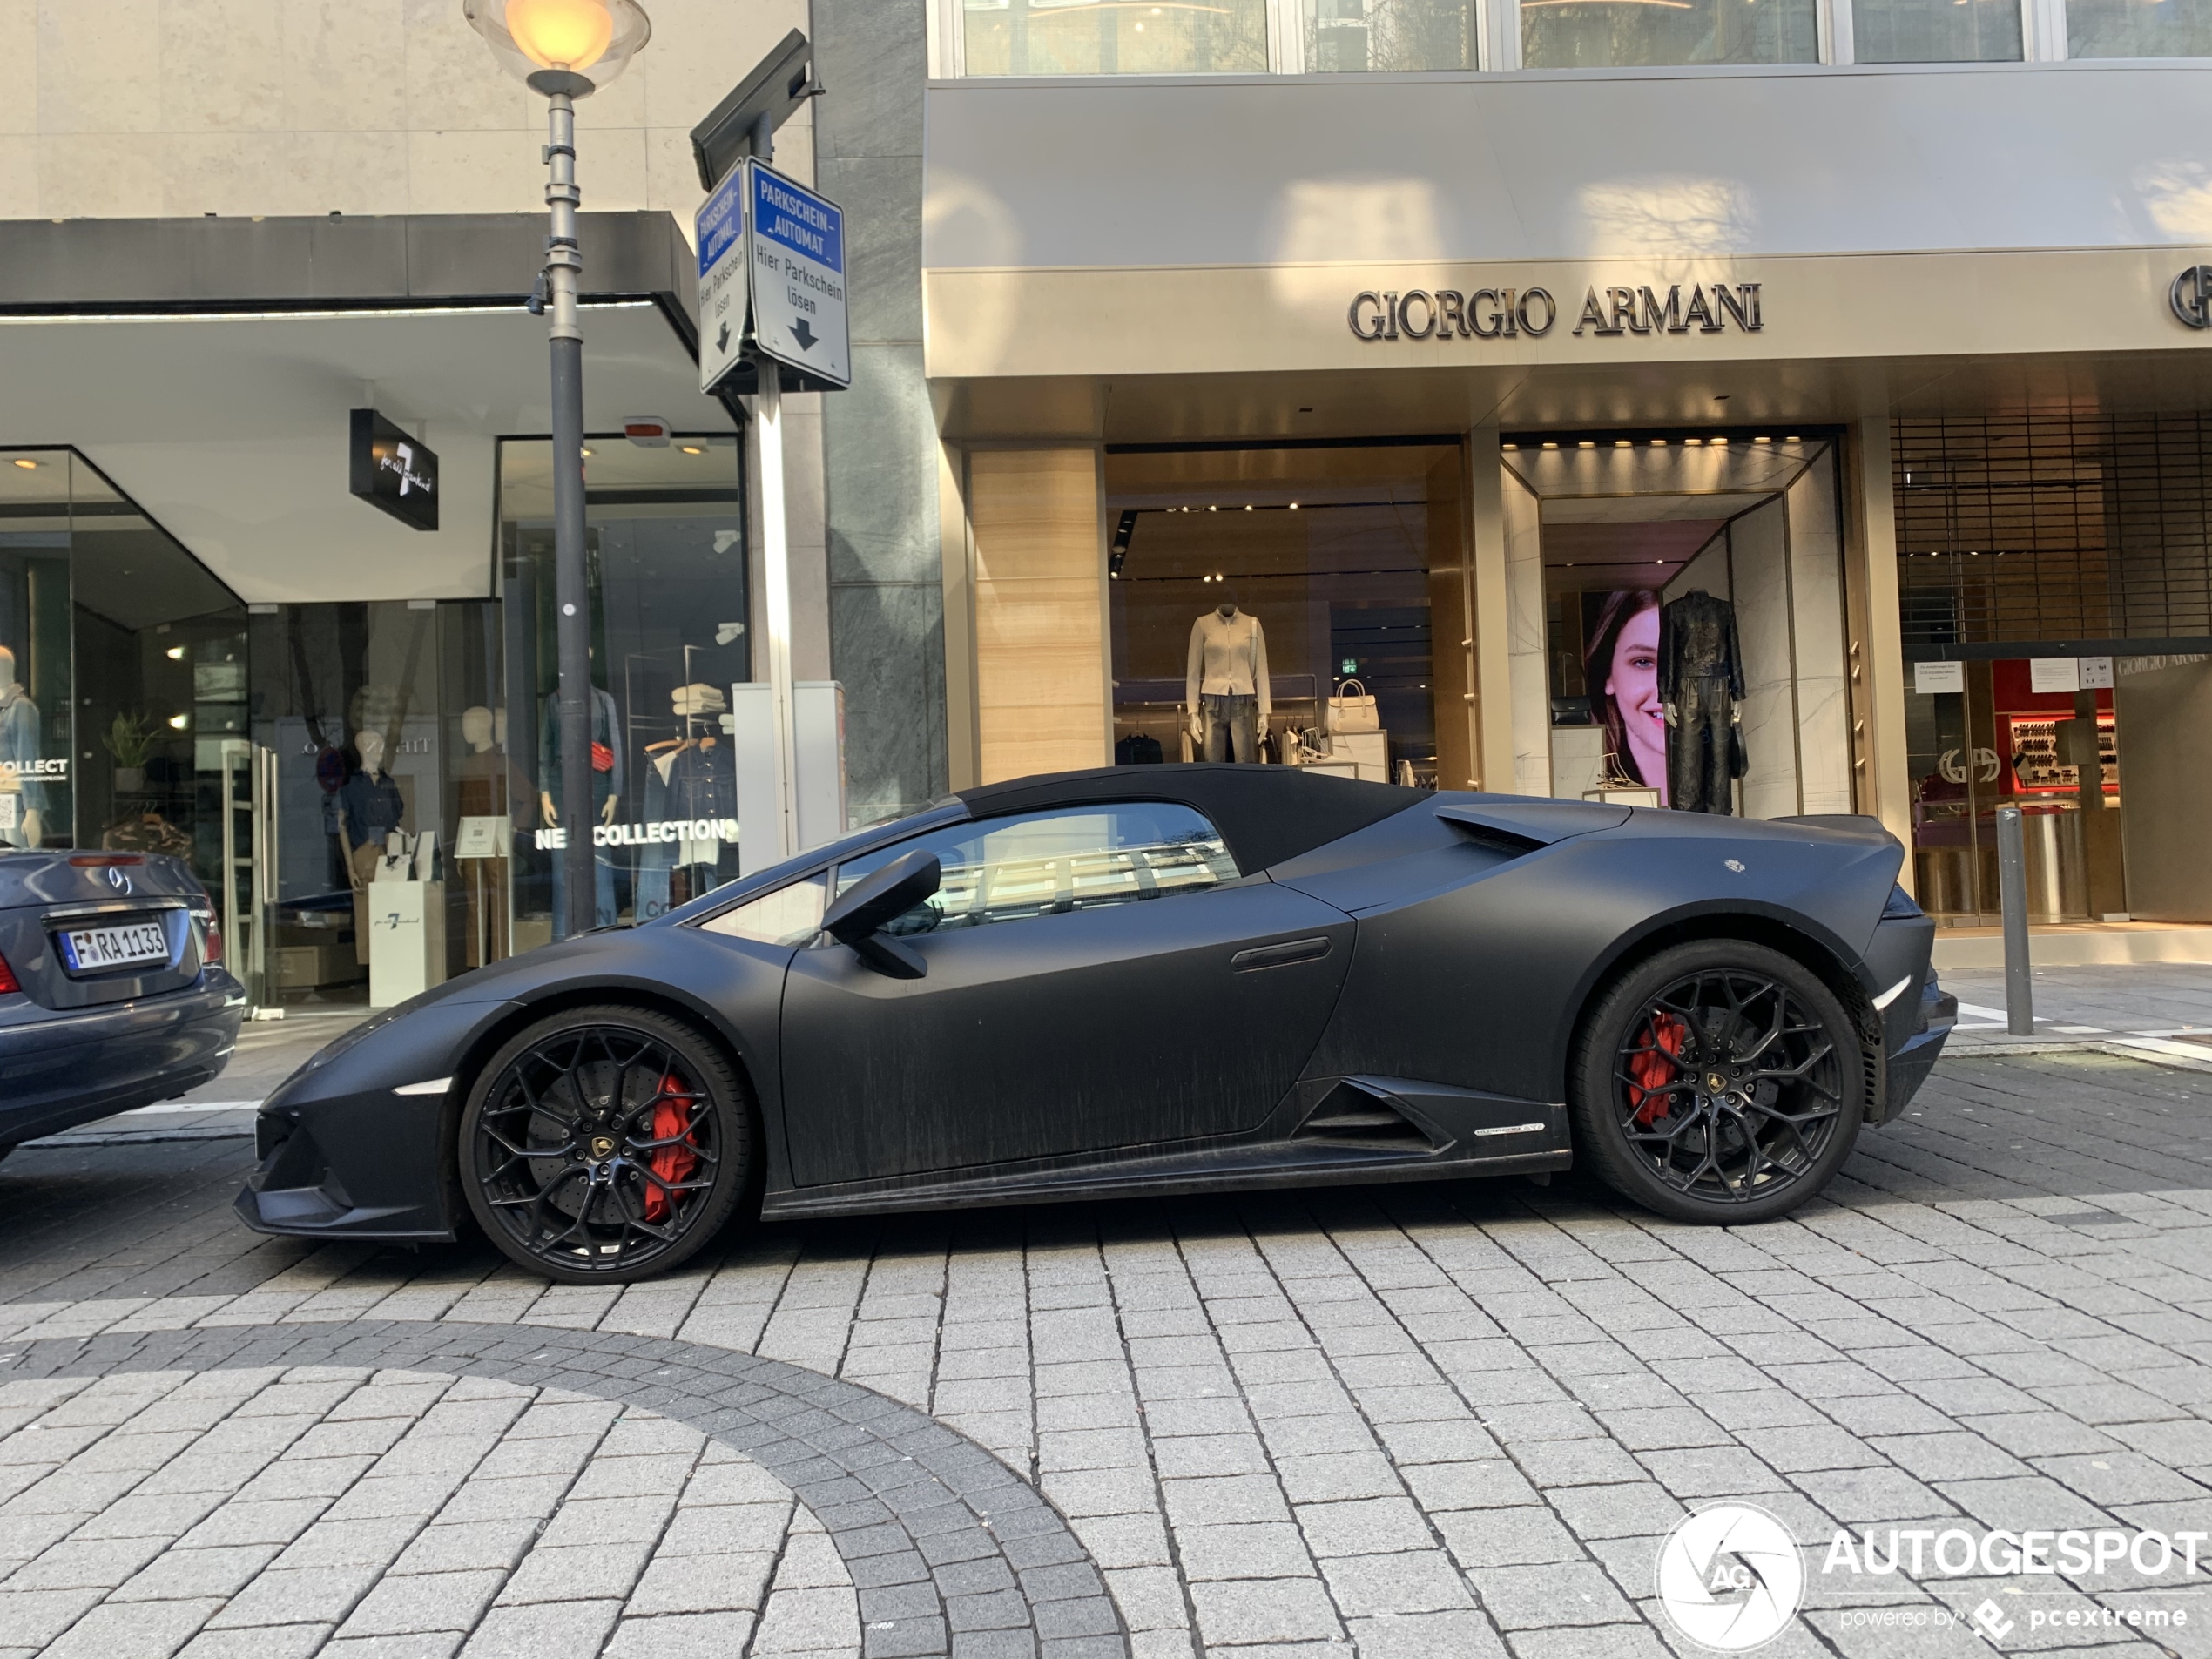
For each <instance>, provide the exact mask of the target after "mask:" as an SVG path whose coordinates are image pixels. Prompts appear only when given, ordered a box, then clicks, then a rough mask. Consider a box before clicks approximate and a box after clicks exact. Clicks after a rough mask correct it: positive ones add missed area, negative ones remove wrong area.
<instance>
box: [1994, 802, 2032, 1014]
mask: <svg viewBox="0 0 2212 1659" xmlns="http://www.w3.org/2000/svg"><path fill="white" fill-rule="evenodd" d="M1997 903H1998V907H1999V908H2000V910H2002V911H2003V913H2004V918H2005V1029H2006V1031H2008V1032H2010V1033H2011V1034H2012V1035H2013V1036H2016V1037H2029V1036H2033V1035H2035V986H2034V981H2033V977H2032V976H2031V974H2030V973H2029V970H2028V963H2027V848H2026V846H2025V845H2024V844H2023V840H2022V837H2021V833H2020V808H2019V807H2017V806H2000V807H1999V808H1998V809H1997Z"/></svg>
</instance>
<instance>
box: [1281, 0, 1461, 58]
mask: <svg viewBox="0 0 2212 1659" xmlns="http://www.w3.org/2000/svg"><path fill="white" fill-rule="evenodd" d="M1474 57H1475V47H1474V6H1473V5H1472V4H1471V3H1469V0H1305V66H1306V68H1307V69H1308V70H1310V71H1314V72H1316V73H1318V74H1350V73H1356V72H1358V71H1362V70H1386V71H1410V70H1424V69H1430V70H1433V69H1473V68H1474V67H1475V61H1474Z"/></svg>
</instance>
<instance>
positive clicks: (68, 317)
mask: <svg viewBox="0 0 2212 1659" xmlns="http://www.w3.org/2000/svg"><path fill="white" fill-rule="evenodd" d="M577 304H578V305H579V306H581V307H583V308H584V309H586V310H590V311H650V310H652V309H654V308H656V307H655V302H654V301H653V300H578V301H577ZM508 314H523V315H527V314H529V307H528V306H527V305H525V304H524V303H523V301H522V300H514V301H512V302H509V301H504V300H502V301H501V302H499V303H497V304H495V305H452V306H354V307H343V308H341V309H337V310H319V311H47V312H37V313H24V312H0V324H6V325H11V326H16V327H21V326H23V325H24V324H28V323H66V322H334V321H339V320H346V319H358V318H382V317H468V316H505V315H508Z"/></svg>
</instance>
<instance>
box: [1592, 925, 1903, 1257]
mask: <svg viewBox="0 0 2212 1659" xmlns="http://www.w3.org/2000/svg"><path fill="white" fill-rule="evenodd" d="M1866 1065H1867V1060H1866V1055H1865V1051H1864V1049H1863V1048H1862V1047H1861V1044H1860V1041H1859V1036H1858V1031H1857V1029H1856V1028H1855V1027H1854V1026H1853V1024H1852V1022H1851V1017H1850V1015H1848V1014H1846V1013H1845V1012H1844V1006H1843V1004H1842V1003H1841V1002H1840V1001H1838V999H1837V997H1836V995H1835V993H1834V992H1833V991H1831V990H1830V989H1829V988H1828V987H1827V986H1826V985H1824V984H1823V983H1822V982H1821V981H1820V980H1819V978H1818V977H1817V975H1815V974H1812V973H1811V972H1810V971H1809V970H1808V969H1806V968H1804V966H1803V965H1802V964H1800V963H1798V962H1797V961H1792V960H1791V958H1789V957H1787V956H1784V955H1783V954H1781V953H1780V952H1779V951H1776V950H1770V949H1768V948H1766V947H1764V946H1763V945H1754V944H1750V943H1748V942H1745V941H1738V940H1701V941H1696V942H1695V943H1691V944H1686V945H1677V946H1676V947H1674V948H1672V949H1669V950H1664V951H1662V952H1660V953H1659V954H1657V955H1656V956H1654V957H1652V958H1651V959H1650V960H1649V961H1644V962H1641V963H1639V964H1637V965H1636V966H1635V968H1631V969H1630V970H1629V973H1628V974H1626V975H1624V976H1623V977H1622V979H1621V980H1620V981H1618V982H1617V983H1615V985H1614V986H1613V987H1612V988H1611V989H1609V990H1608V991H1607V992H1606V993H1605V994H1604V995H1603V996H1602V998H1601V999H1600V1001H1599V1002H1598V1004H1597V1006H1596V1008H1595V1009H1594V1010H1593V1011H1592V1013H1591V1015H1590V1017H1589V1019H1588V1022H1586V1024H1585V1025H1584V1027H1583V1031H1582V1037H1581V1043H1580V1045H1579V1048H1578V1049H1577V1052H1576V1055H1575V1067H1574V1072H1573V1075H1572V1077H1571V1079H1570V1089H1569V1109H1570V1111H1571V1112H1572V1114H1573V1116H1574V1122H1575V1143H1576V1147H1577V1150H1579V1151H1581V1153H1582V1154H1583V1155H1584V1156H1585V1157H1588V1160H1589V1162H1590V1163H1591V1164H1592V1165H1593V1166H1594V1167H1595V1170H1596V1172H1597V1174H1598V1176H1599V1177H1600V1178H1601V1179H1602V1180H1603V1181H1604V1182H1605V1184H1607V1185H1608V1186H1609V1187H1611V1188H1612V1189H1613V1190H1615V1191H1616V1192H1618V1193H1620V1194H1621V1195H1622V1197H1626V1198H1629V1199H1632V1200H1634V1201H1635V1203H1637V1204H1642V1205H1643V1206H1644V1207H1645V1208H1646V1209H1649V1210H1656V1211H1658V1212H1659V1213H1660V1214H1662V1215H1664V1216H1671V1217H1675V1218H1676V1219H1677V1220H1681V1221H1696V1222H1706V1223H1718V1224H1742V1223H1745V1222H1755V1221H1766V1220H1770V1219H1771V1218H1772V1217H1776V1216H1779V1215H1784V1214H1786V1213H1787V1212H1788V1211H1791V1210H1794V1209H1796V1208H1797V1205H1799V1204H1803V1203H1804V1201H1805V1200H1806V1199H1808V1198H1810V1197H1812V1196H1813V1194H1815V1193H1816V1192H1818V1191H1819V1190H1821V1188H1823V1187H1824V1186H1825V1185H1826V1184H1828V1181H1829V1178H1830V1177H1832V1176H1833V1175H1834V1174H1835V1172H1836V1170H1837V1169H1838V1167H1839V1166H1840V1165H1841V1164H1842V1163H1843V1161H1844V1158H1846V1157H1849V1156H1850V1155H1851V1146H1852V1144H1853V1143H1855V1142H1856V1141H1857V1140H1858V1126H1859V1123H1860V1120H1861V1117H1862V1116H1863V1114H1864V1112H1865V1096H1866Z"/></svg>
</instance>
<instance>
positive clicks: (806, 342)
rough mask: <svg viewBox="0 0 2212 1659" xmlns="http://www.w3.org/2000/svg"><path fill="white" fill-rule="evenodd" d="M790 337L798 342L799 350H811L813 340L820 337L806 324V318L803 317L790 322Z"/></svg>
mask: <svg viewBox="0 0 2212 1659" xmlns="http://www.w3.org/2000/svg"><path fill="white" fill-rule="evenodd" d="M791 337H792V339H793V340H795V341H798V342H799V350H801V351H812V350H813V348H814V342H815V341H818V340H819V339H820V338H821V336H820V335H819V334H816V333H815V332H814V331H813V329H812V328H809V327H807V326H806V318H804V317H801V318H800V319H799V320H798V321H797V322H795V323H793V324H792V326H791Z"/></svg>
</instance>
